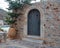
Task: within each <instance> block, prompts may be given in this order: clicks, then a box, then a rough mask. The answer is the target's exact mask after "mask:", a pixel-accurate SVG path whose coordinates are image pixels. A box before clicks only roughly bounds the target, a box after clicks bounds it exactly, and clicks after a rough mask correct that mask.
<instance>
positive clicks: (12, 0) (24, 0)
mask: <svg viewBox="0 0 60 48" xmlns="http://www.w3.org/2000/svg"><path fill="white" fill-rule="evenodd" d="M6 1H7V2H8V3H9V8H8V10H9V11H10V10H11V11H12V12H8V15H9V16H7V17H6V19H5V21H6V22H7V23H8V24H14V23H15V22H16V18H17V17H18V16H19V15H20V14H22V13H19V14H17V9H20V10H23V7H24V5H25V4H28V5H30V2H31V0H6ZM13 10H15V13H14V12H13ZM14 18H15V19H14Z"/></svg>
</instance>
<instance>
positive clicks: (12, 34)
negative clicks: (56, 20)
mask: <svg viewBox="0 0 60 48" xmlns="http://www.w3.org/2000/svg"><path fill="white" fill-rule="evenodd" d="M15 37H16V30H15V28H10V29H9V32H8V38H10V39H14V38H15Z"/></svg>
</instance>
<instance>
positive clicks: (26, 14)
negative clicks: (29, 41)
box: [24, 6, 45, 38]
mask: <svg viewBox="0 0 60 48" xmlns="http://www.w3.org/2000/svg"><path fill="white" fill-rule="evenodd" d="M33 9H36V10H38V11H39V12H40V36H39V38H44V26H43V25H44V22H45V21H44V20H45V19H44V11H43V9H42V8H41V7H39V6H30V7H29V8H27V9H26V11H25V14H24V16H25V25H24V36H25V37H26V36H29V35H28V32H27V25H28V24H27V22H28V13H29V11H31V10H33ZM31 37H33V36H31Z"/></svg>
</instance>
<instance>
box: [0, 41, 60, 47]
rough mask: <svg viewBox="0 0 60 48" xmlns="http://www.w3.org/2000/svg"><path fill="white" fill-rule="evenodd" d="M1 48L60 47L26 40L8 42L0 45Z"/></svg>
mask: <svg viewBox="0 0 60 48" xmlns="http://www.w3.org/2000/svg"><path fill="white" fill-rule="evenodd" d="M0 48H60V46H59V47H57V46H55V47H53V46H47V45H42V44H40V43H35V42H29V41H26V40H22V41H21V40H7V41H6V43H0Z"/></svg>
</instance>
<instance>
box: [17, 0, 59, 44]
mask: <svg viewBox="0 0 60 48" xmlns="http://www.w3.org/2000/svg"><path fill="white" fill-rule="evenodd" d="M31 9H38V10H39V11H40V14H41V15H40V16H41V17H40V19H41V35H42V36H43V37H41V38H47V40H46V41H51V42H55V43H56V44H57V45H60V2H59V1H58V0H54V1H52V0H49V1H46V2H39V3H35V4H33V5H32V6H25V8H24V10H23V13H24V14H23V15H20V17H22V18H20V17H18V19H17V28H18V34H19V33H22V34H23V35H24V36H26V35H27V28H26V27H27V15H28V12H29V11H30V10H31ZM20 35H21V34H20Z"/></svg>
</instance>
